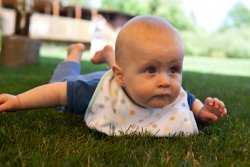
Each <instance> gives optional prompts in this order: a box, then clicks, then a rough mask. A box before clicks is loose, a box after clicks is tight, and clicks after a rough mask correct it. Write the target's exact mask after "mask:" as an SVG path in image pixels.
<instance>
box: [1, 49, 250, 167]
mask: <svg viewBox="0 0 250 167" xmlns="http://www.w3.org/2000/svg"><path fill="white" fill-rule="evenodd" d="M44 54H45V53H42V55H43V56H42V57H41V59H40V63H39V64H36V65H32V66H28V67H21V68H7V67H3V66H0V92H1V93H5V92H8V93H13V94H17V93H20V92H22V91H25V90H28V89H30V88H33V87H35V86H38V85H40V84H45V83H47V81H48V80H49V78H50V76H51V74H52V72H53V69H54V67H55V66H56V64H57V63H58V62H60V61H61V60H62V59H61V58H60V56H57V58H52V57H51V56H48V55H44ZM249 62H250V60H238V59H234V60H232V59H214V58H208V59H207V58H196V57H187V59H186V61H185V66H184V74H183V75H184V78H183V87H184V88H186V89H187V90H189V91H190V92H192V93H193V94H195V95H196V96H197V97H199V98H200V99H201V100H204V99H205V97H206V96H213V97H219V98H221V99H223V100H224V102H225V104H226V106H227V108H228V112H229V115H228V116H227V117H226V118H224V119H222V120H221V121H219V122H218V123H217V124H215V125H213V126H210V127H204V126H200V134H199V135H198V136H193V137H188V138H184V137H176V138H152V137H149V136H122V137H109V136H106V135H103V134H100V133H98V132H95V131H92V130H90V129H88V128H87V127H86V125H85V124H84V122H83V117H82V116H76V115H70V114H67V113H61V112H59V111H57V110H55V109H37V110H29V111H20V112H15V113H1V114H0V166H157V167H158V166H250V161H249V146H250V142H249V141H250V140H249V139H250V134H249V129H250V128H249V127H250V120H249V112H250V63H249ZM191 63H193V65H191ZM247 63H248V64H247ZM231 64H232V65H231ZM245 64H247V65H245ZM230 66H231V67H230ZM82 67H83V69H82V70H83V71H82V72H83V73H87V72H90V71H95V70H98V69H105V68H106V66H105V65H98V66H93V65H91V64H90V63H89V62H88V61H86V60H85V59H84V61H82Z"/></svg>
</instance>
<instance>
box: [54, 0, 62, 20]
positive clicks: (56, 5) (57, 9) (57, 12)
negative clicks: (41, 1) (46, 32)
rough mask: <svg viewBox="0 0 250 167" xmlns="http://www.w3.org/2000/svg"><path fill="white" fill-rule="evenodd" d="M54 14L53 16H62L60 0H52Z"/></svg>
mask: <svg viewBox="0 0 250 167" xmlns="http://www.w3.org/2000/svg"><path fill="white" fill-rule="evenodd" d="M52 14H53V16H60V4H59V1H58V0H53V2H52Z"/></svg>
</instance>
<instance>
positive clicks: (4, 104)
mask: <svg viewBox="0 0 250 167" xmlns="http://www.w3.org/2000/svg"><path fill="white" fill-rule="evenodd" d="M20 108H21V105H20V102H19V100H18V97H17V96H14V95H10V94H0V112H3V111H14V110H17V109H20Z"/></svg>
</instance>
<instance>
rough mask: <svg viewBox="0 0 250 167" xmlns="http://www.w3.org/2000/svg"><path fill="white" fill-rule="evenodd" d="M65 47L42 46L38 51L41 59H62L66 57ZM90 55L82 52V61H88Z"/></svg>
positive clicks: (88, 52)
mask: <svg viewBox="0 0 250 167" xmlns="http://www.w3.org/2000/svg"><path fill="white" fill-rule="evenodd" d="M67 46H68V45H66V44H65V45H54V44H52V45H49V44H44V45H42V47H41V49H40V55H41V56H42V57H52V58H60V59H64V58H65V57H66V56H67ZM91 57H92V55H91V54H90V51H88V50H87V51H84V53H83V56H82V60H90V58H91Z"/></svg>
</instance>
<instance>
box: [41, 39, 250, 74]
mask: <svg viewBox="0 0 250 167" xmlns="http://www.w3.org/2000/svg"><path fill="white" fill-rule="evenodd" d="M40 55H41V56H42V57H54V58H60V59H64V58H65V57H66V55H67V45H66V44H65V45H48V44H45V45H43V46H42V47H41V49H40ZM91 57H92V54H91V53H90V51H85V52H84V53H83V57H82V60H89V59H90V58H91ZM183 70H184V71H191V72H199V73H209V74H221V75H231V76H246V77H250V59H236V58H233V59H232V58H231V59H230V58H218V57H197V56H186V57H185V58H184V66H183Z"/></svg>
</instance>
